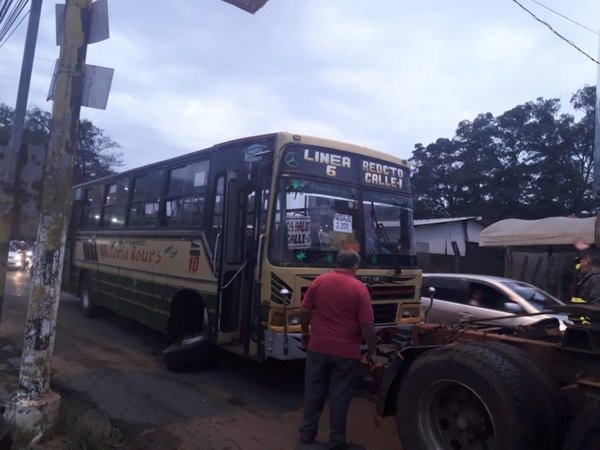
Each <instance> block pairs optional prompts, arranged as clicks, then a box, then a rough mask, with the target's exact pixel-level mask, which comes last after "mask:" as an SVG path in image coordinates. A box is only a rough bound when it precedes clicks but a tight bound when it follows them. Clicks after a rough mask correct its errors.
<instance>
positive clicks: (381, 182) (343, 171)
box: [281, 145, 408, 190]
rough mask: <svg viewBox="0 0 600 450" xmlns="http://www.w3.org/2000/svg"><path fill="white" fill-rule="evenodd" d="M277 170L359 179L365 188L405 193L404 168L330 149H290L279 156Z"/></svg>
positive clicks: (406, 187)
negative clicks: (278, 167)
mask: <svg viewBox="0 0 600 450" xmlns="http://www.w3.org/2000/svg"><path fill="white" fill-rule="evenodd" d="M281 166H282V170H283V171H285V172H301V173H304V174H310V175H315V176H319V177H326V178H331V179H336V180H340V181H347V182H350V183H356V182H357V180H358V179H360V182H361V183H362V184H365V185H368V186H373V187H379V188H387V189H394V190H408V184H407V183H406V182H405V174H406V176H407V175H408V174H407V171H408V169H407V168H406V167H402V166H397V165H393V164H390V163H386V162H382V161H380V160H370V159H365V158H364V157H358V156H354V155H348V154H346V153H344V152H340V151H336V150H332V149H323V148H313V147H302V146H299V145H291V146H288V147H287V148H286V150H285V152H284V154H283V159H282V163H281Z"/></svg>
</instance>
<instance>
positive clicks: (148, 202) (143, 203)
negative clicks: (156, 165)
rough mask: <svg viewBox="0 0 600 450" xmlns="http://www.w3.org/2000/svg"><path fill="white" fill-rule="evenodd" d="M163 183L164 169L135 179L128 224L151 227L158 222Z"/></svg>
mask: <svg viewBox="0 0 600 450" xmlns="http://www.w3.org/2000/svg"><path fill="white" fill-rule="evenodd" d="M161 184H162V170H155V171H153V172H150V173H148V174H146V175H142V176H139V177H135V178H134V179H133V187H132V188H133V194H132V197H131V203H130V204H129V211H128V223H127V226H130V227H149V226H155V225H157V224H158V206H159V202H158V201H159V198H160V190H161Z"/></svg>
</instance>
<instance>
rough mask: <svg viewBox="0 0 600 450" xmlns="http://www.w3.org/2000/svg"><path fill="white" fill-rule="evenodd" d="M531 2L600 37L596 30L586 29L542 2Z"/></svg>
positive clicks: (535, 0)
mask: <svg viewBox="0 0 600 450" xmlns="http://www.w3.org/2000/svg"><path fill="white" fill-rule="evenodd" d="M531 1H532V2H533V3H535V4H536V5H539V6H541V7H542V8H545V9H547V10H548V11H550V12H553V13H554V14H556V15H557V16H560V17H562V18H563V19H566V20H568V21H569V22H572V23H574V24H575V25H577V26H580V27H581V28H583V29H585V30H588V31H590V32H592V33H594V34H595V35H596V36H600V33H598V32H597V31H595V30H592V29H591V28H589V27H586V26H585V25H582V24H580V23H579V22H577V21H575V20H573V19H571V18H570V17H567V16H565V15H564V14H561V13H559V12H558V11H555V10H553V9H552V8H550V7H548V6H546V5H544V4H543V3H541V2H538V1H537V0H531Z"/></svg>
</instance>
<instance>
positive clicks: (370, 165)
mask: <svg viewBox="0 0 600 450" xmlns="http://www.w3.org/2000/svg"><path fill="white" fill-rule="evenodd" d="M361 169H362V179H363V182H364V183H365V184H368V185H371V186H378V187H386V188H391V189H402V188H403V177H404V170H403V169H402V168H401V167H397V166H391V165H388V164H383V163H379V162H374V161H366V160H363V161H362V165H361Z"/></svg>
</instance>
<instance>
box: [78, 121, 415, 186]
mask: <svg viewBox="0 0 600 450" xmlns="http://www.w3.org/2000/svg"><path fill="white" fill-rule="evenodd" d="M261 139H276V140H278V141H283V142H298V143H303V144H307V145H314V146H319V147H326V148H335V149H338V150H342V151H346V152H350V153H355V154H359V155H364V156H366V157H369V158H375V159H379V160H382V161H388V162H391V163H394V164H397V165H400V166H408V165H409V163H408V161H407V160H405V159H401V158H397V157H395V156H392V155H390V154H387V153H384V152H381V151H378V150H373V149H371V148H369V147H364V146H360V145H356V144H350V143H348V142H343V141H336V140H333V139H326V138H319V137H315V136H308V135H304V134H294V133H289V132H287V131H282V132H276V133H268V134H261V135H256V136H248V137H244V138H240V139H233V140H230V141H224V142H220V143H218V144H215V145H213V146H211V147H207V148H204V149H201V150H195V151H192V152H190V153H185V154H183V155H179V156H174V157H172V158H167V159H163V160H160V161H156V162H153V163H150V164H144V165H142V166H138V167H135V168H133V169H128V170H124V171H123V172H118V173H115V174H112V175H107V176H105V177H102V178H97V179H95V180H92V181H86V182H84V183H80V184H78V185H76V186H74V187H81V186H86V185H89V184H96V183H99V182H104V181H109V180H111V179H113V178H120V177H122V176H126V175H128V174H130V173H135V172H137V171H138V170H140V169H151V168H152V167H154V166H156V167H160V166H163V165H164V164H165V163H167V162H168V163H177V162H179V161H185V160H187V159H191V158H193V157H195V156H198V155H201V154H204V153H210V152H211V151H216V150H218V149H219V148H220V147H223V146H225V145H231V144H239V143H243V142H245V141H256V140H261ZM277 144H278V145H280V143H279V142H278V143H277Z"/></svg>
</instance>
